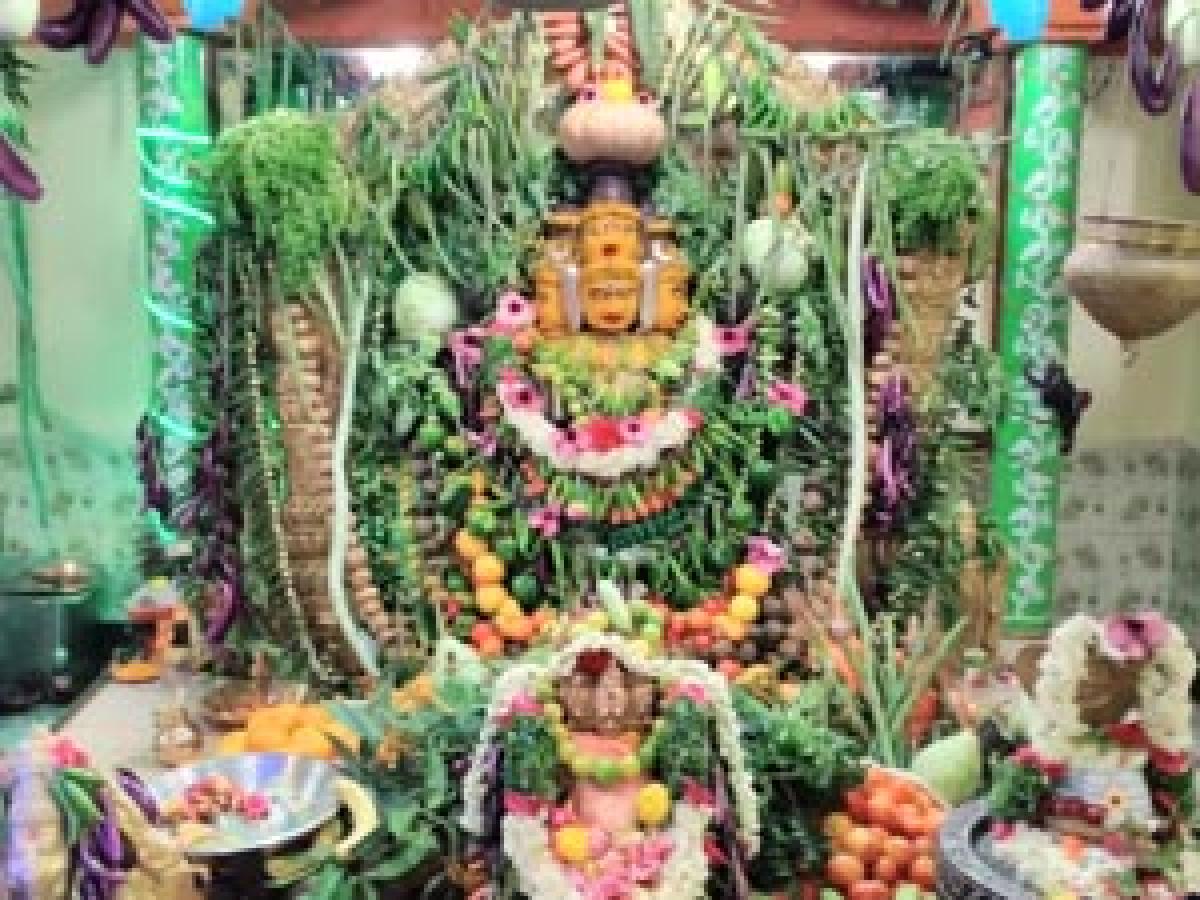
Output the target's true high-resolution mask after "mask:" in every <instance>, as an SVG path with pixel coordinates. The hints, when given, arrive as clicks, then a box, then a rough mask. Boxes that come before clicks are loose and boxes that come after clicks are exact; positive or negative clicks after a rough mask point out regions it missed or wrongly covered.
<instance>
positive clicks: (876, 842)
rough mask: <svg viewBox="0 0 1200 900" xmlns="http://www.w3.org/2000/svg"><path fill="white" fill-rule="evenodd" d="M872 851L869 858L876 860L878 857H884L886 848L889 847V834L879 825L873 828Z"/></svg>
mask: <svg viewBox="0 0 1200 900" xmlns="http://www.w3.org/2000/svg"><path fill="white" fill-rule="evenodd" d="M870 830H871V849H870V852H869V853H868V856H870V857H871V859H874V858H875V857H877V856H883V850H884V847H885V846H886V845H887V839H888V833H887V830H886V829H884V828H880V827H879V826H878V825H873V826H871V829H870Z"/></svg>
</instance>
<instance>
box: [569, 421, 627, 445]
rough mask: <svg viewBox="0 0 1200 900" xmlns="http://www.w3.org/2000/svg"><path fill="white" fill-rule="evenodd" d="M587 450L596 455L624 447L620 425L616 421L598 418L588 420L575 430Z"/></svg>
mask: <svg viewBox="0 0 1200 900" xmlns="http://www.w3.org/2000/svg"><path fill="white" fill-rule="evenodd" d="M576 430H577V431H578V432H579V435H580V437H581V438H582V439H583V443H584V444H585V445H586V446H587V449H589V450H593V451H595V452H597V453H604V452H606V451H608V450H616V449H617V448H618V447H621V446H623V445H624V443H625V442H624V439H623V437H622V435H621V423H620V422H619V421H618V420H616V419H609V418H605V417H602V416H598V417H596V418H594V419H589V420H588V421H587V422H584V423H583V424H582V425H580V426H579V427H578V429H576Z"/></svg>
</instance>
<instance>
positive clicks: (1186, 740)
mask: <svg viewBox="0 0 1200 900" xmlns="http://www.w3.org/2000/svg"><path fill="white" fill-rule="evenodd" d="M1102 641H1103V625H1102V624H1101V623H1100V622H1097V621H1096V620H1095V619H1092V618H1091V617H1089V616H1086V615H1082V614H1080V615H1076V616H1072V617H1071V618H1069V619H1067V620H1066V621H1065V622H1063V623H1062V624H1061V625H1059V626H1058V627H1057V628H1056V629H1055V630H1054V632H1053V634H1052V635H1051V636H1050V644H1049V647H1048V648H1047V649H1046V654H1045V656H1044V657H1043V659H1042V665H1041V673H1040V674H1039V676H1038V680H1037V683H1036V685H1035V686H1034V702H1033V708H1032V715H1031V722H1030V742H1031V743H1032V744H1033V747H1034V749H1035V750H1037V751H1038V752H1039V753H1041V754H1043V755H1045V756H1048V757H1050V758H1051V759H1057V760H1062V761H1064V762H1070V763H1074V764H1075V765H1079V766H1085V767H1089V768H1097V769H1120V768H1140V767H1141V766H1142V765H1144V763H1145V757H1146V754H1145V753H1144V752H1143V751H1134V750H1130V749H1129V748H1124V747H1119V746H1116V745H1106V744H1104V743H1101V742H1096V741H1089V740H1085V738H1086V737H1087V736H1088V734H1089V729H1088V726H1087V725H1085V724H1084V723H1083V721H1082V720H1081V719H1080V716H1079V705H1078V695H1079V687H1080V684H1081V682H1082V681H1083V678H1084V677H1085V676H1086V674H1087V661H1088V654H1089V652H1090V650H1091V648H1093V647H1096V646H1098V645H1099V644H1100V642H1102ZM1195 671H1196V659H1195V656H1194V655H1193V653H1192V651H1191V649H1190V648H1189V647H1188V643H1187V638H1186V637H1184V634H1183V632H1182V631H1181V630H1180V629H1179V628H1178V626H1176V625H1173V624H1172V625H1169V626H1168V637H1167V641H1166V643H1165V644H1164V645H1163V646H1162V647H1160V648H1158V650H1157V651H1156V652H1155V653H1154V656H1153V657H1152V658H1151V659H1150V661H1149V662H1148V663H1147V664H1146V665H1145V666H1144V667H1143V668H1142V671H1141V673H1140V675H1139V679H1138V699H1139V705H1140V715H1141V722H1142V726H1143V727H1144V728H1145V730H1146V734H1147V736H1148V737H1149V738H1150V740H1151V742H1152V743H1153V744H1154V746H1155V747H1158V748H1161V749H1163V750H1170V751H1180V750H1187V749H1189V748H1190V747H1191V743H1192V732H1191V701H1190V698H1189V696H1188V692H1189V688H1190V685H1191V683H1192V677H1193V675H1194V674H1195Z"/></svg>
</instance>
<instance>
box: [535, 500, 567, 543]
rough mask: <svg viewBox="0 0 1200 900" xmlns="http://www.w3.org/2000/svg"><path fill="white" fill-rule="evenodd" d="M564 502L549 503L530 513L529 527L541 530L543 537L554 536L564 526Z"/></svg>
mask: <svg viewBox="0 0 1200 900" xmlns="http://www.w3.org/2000/svg"><path fill="white" fill-rule="evenodd" d="M562 511H563V508H562V504H561V503H547V504H546V505H545V506H543V507H541V508H540V509H535V510H532V511H531V512H530V513H529V527H530V528H532V529H533V530H534V531H538V532H541V535H542V537H545V538H552V537H554V536H555V535H556V534H558V532H559V529H560V528H561V527H562Z"/></svg>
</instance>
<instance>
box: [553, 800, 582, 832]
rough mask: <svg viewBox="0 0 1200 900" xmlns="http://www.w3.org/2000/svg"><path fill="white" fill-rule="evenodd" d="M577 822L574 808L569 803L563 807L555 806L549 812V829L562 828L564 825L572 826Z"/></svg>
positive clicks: (577, 818)
mask: <svg viewBox="0 0 1200 900" xmlns="http://www.w3.org/2000/svg"><path fill="white" fill-rule="evenodd" d="M578 821H579V817H578V816H577V815H575V807H573V806H571V804H570V803H566V804H564V805H563V806H556V807H554V808H553V809H551V810H550V827H551V828H562V827H564V826H566V825H574V824H575V823H576V822H578Z"/></svg>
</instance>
